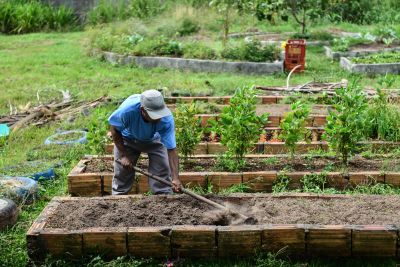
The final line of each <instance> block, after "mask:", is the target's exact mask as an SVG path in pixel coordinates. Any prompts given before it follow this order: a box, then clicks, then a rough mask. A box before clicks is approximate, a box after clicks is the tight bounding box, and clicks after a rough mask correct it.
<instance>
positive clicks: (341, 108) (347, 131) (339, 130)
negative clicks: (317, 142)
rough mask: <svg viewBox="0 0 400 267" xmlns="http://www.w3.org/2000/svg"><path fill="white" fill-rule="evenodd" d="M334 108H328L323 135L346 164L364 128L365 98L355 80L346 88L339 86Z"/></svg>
mask: <svg viewBox="0 0 400 267" xmlns="http://www.w3.org/2000/svg"><path fill="white" fill-rule="evenodd" d="M334 101H335V104H334V105H333V107H334V109H335V110H330V111H329V115H328V116H327V124H326V127H325V133H324V135H323V137H324V138H325V139H326V140H327V141H328V143H329V146H330V147H331V148H332V149H333V150H334V151H335V152H336V153H337V154H339V155H340V156H341V159H342V163H343V164H344V165H345V166H347V164H348V159H349V157H350V156H351V155H352V154H353V153H354V152H355V151H356V144H357V142H359V141H361V140H362V138H363V136H364V130H365V112H366V108H367V98H366V96H365V94H364V92H363V90H362V88H361V87H360V86H358V84H357V82H356V81H353V82H352V83H350V84H349V85H348V87H347V88H339V89H337V90H336V94H335V96H334Z"/></svg>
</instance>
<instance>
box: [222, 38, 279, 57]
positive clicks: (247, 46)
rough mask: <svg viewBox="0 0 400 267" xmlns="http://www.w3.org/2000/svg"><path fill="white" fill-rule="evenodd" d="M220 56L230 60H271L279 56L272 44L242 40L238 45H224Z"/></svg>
mask: <svg viewBox="0 0 400 267" xmlns="http://www.w3.org/2000/svg"><path fill="white" fill-rule="evenodd" d="M221 56H222V57H223V58H226V59H232V60H246V61H252V62H265V61H267V62H272V61H274V60H276V59H277V58H278V57H279V50H278V49H277V48H276V47H275V46H272V45H267V46H264V47H263V46H262V45H261V43H260V41H258V40H253V41H251V42H242V43H240V44H239V45H229V46H226V47H225V48H224V49H223V50H222V51H221Z"/></svg>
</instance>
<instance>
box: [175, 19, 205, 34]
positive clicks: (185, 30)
mask: <svg viewBox="0 0 400 267" xmlns="http://www.w3.org/2000/svg"><path fill="white" fill-rule="evenodd" d="M199 30H200V26H199V25H197V23H196V22H194V21H193V20H191V19H188V18H185V19H184V20H183V21H182V23H181V25H180V26H179V28H178V35H179V36H187V35H191V34H193V33H196V32H198V31H199Z"/></svg>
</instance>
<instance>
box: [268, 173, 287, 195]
mask: <svg viewBox="0 0 400 267" xmlns="http://www.w3.org/2000/svg"><path fill="white" fill-rule="evenodd" d="M290 181H291V179H290V178H289V176H287V175H286V174H285V172H279V174H278V176H277V178H276V180H275V182H274V184H273V185H272V192H273V193H282V192H286V191H288V190H289V184H290Z"/></svg>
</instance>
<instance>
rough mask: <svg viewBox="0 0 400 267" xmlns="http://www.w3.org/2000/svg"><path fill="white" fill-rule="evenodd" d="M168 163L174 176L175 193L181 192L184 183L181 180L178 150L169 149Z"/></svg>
mask: <svg viewBox="0 0 400 267" xmlns="http://www.w3.org/2000/svg"><path fill="white" fill-rule="evenodd" d="M168 161H169V168H170V169H171V174H172V184H173V185H174V186H173V190H174V192H180V188H181V186H182V183H181V181H180V180H179V157H178V152H177V151H176V148H174V149H168Z"/></svg>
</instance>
